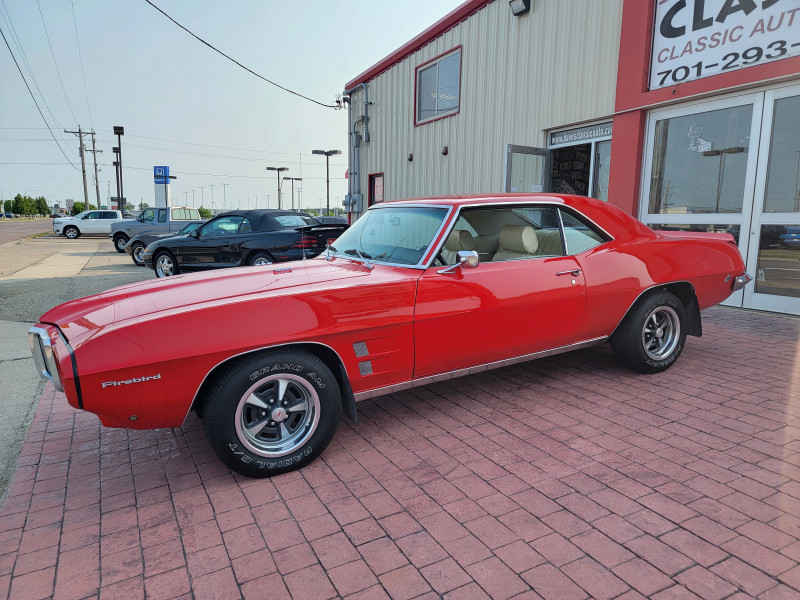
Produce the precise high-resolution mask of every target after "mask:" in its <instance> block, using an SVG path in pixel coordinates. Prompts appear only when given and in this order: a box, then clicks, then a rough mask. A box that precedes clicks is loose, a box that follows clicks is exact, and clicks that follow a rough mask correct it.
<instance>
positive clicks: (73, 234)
mask: <svg viewBox="0 0 800 600" xmlns="http://www.w3.org/2000/svg"><path fill="white" fill-rule="evenodd" d="M64 235H65V236H66V237H67V239H70V240H77V239H78V238H79V237H80V235H81V232H80V230H79V229H78V228H77V227H67V228H66V229H64Z"/></svg>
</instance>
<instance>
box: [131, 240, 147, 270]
mask: <svg viewBox="0 0 800 600" xmlns="http://www.w3.org/2000/svg"><path fill="white" fill-rule="evenodd" d="M144 249H145V245H144V244H142V243H141V242H134V243H133V246H131V258H132V259H133V264H135V265H136V266H137V267H143V266H144Z"/></svg>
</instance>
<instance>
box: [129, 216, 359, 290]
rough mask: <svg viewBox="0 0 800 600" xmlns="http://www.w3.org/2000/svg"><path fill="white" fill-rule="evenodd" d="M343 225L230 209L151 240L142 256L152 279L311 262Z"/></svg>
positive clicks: (307, 218) (341, 229) (340, 230)
mask: <svg viewBox="0 0 800 600" xmlns="http://www.w3.org/2000/svg"><path fill="white" fill-rule="evenodd" d="M346 229H347V225H323V224H322V223H320V222H319V221H317V220H316V219H314V218H313V217H311V216H310V215H307V214H305V213H297V212H291V211H284V210H269V209H261V210H234V211H230V212H226V213H223V214H221V215H217V216H216V217H215V218H213V219H211V220H209V221H208V222H207V223H205V224H204V225H203V226H202V227H200V228H199V229H196V230H194V231H192V232H191V233H190V234H189V235H185V236H179V237H170V238H165V239H163V240H157V241H155V242H153V243H152V244H150V245H149V246H147V248H146V249H145V251H144V254H143V255H142V259H143V260H144V264H145V266H147V267H149V268H151V269H154V270H155V272H156V277H169V276H170V275H176V274H177V273H180V272H182V271H204V270H207V269H219V268H222V267H238V266H240V265H268V264H271V263H274V262H285V261H289V260H298V259H301V258H303V257H306V258H311V257H314V256H317V255H318V254H320V253H321V252H322V251H323V250H325V248H326V246H327V244H328V241H329V240H335V239H336V238H337V237H339V236H340V235H341V233H342V232H343V231H344V230H346Z"/></svg>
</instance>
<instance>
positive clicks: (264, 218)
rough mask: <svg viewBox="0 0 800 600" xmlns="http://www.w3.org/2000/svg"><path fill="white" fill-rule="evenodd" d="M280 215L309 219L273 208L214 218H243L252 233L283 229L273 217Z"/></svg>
mask: <svg viewBox="0 0 800 600" xmlns="http://www.w3.org/2000/svg"><path fill="white" fill-rule="evenodd" d="M280 215H297V216H301V217H310V216H311V215H309V214H308V213H304V212H294V211H291V210H277V209H274V208H258V209H256V208H254V209H250V210H229V211H227V212H224V213H220V214H218V215H216V216H215V217H214V218H215V219H217V218H219V217H229V216H238V217H244V218H245V219H247V220H248V221H250V227H251V228H252V229H253V231H272V230H275V229H284V227H283V225H281V224H280V223H279V222H278V221H277V220H276V219H275V217H277V216H280Z"/></svg>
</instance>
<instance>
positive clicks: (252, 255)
mask: <svg viewBox="0 0 800 600" xmlns="http://www.w3.org/2000/svg"><path fill="white" fill-rule="evenodd" d="M259 254H263V255H265V256H266V257H267V258H269V259H270V260H271V261H272V262H275V260H274V259H273V258H272V254H270V253H269V252H267V251H266V250H250V252H248V253H247V258H246V259H245V264H247V265H252V264H253V261H254V260H255V258H256V256H258V255H259ZM331 370H332V369H331Z"/></svg>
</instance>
